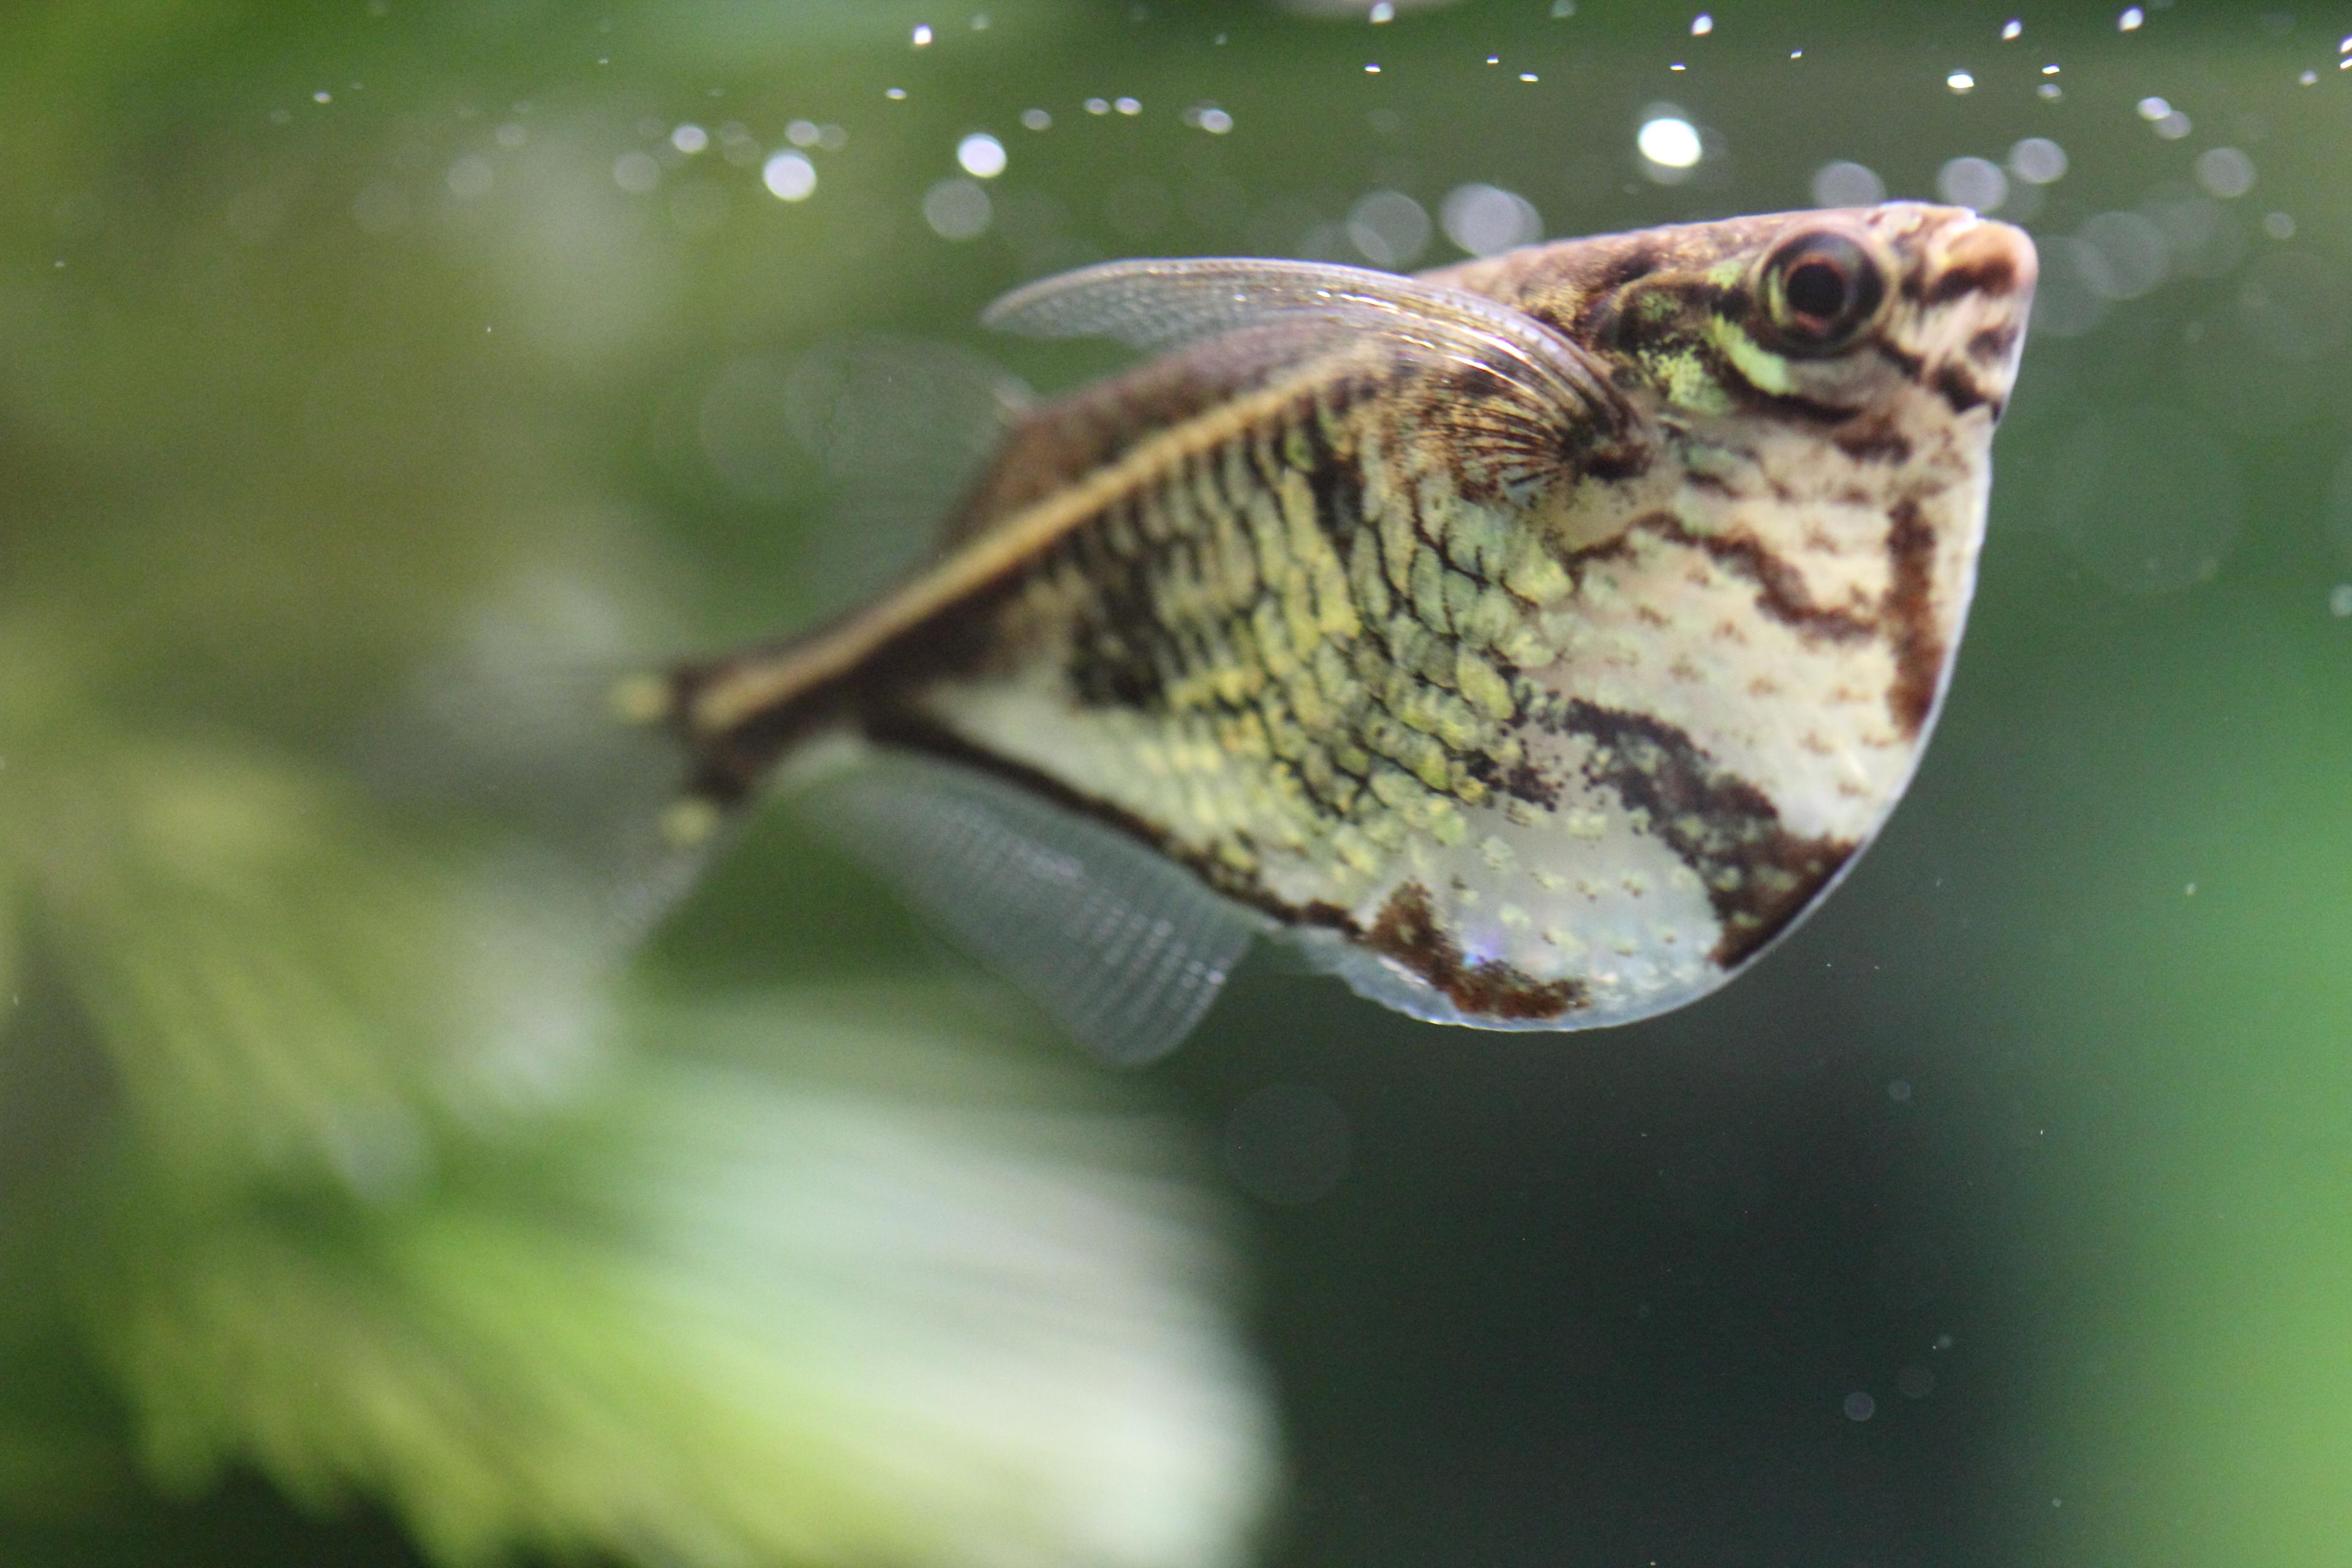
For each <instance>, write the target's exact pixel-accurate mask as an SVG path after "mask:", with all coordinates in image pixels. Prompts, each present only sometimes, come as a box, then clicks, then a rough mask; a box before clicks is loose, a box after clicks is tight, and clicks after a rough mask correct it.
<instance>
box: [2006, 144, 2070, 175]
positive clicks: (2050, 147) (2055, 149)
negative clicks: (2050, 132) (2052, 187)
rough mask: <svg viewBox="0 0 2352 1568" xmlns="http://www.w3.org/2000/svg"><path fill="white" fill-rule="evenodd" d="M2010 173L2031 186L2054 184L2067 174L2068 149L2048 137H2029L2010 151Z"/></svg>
mask: <svg viewBox="0 0 2352 1568" xmlns="http://www.w3.org/2000/svg"><path fill="white" fill-rule="evenodd" d="M2009 172H2010V173H2011V174H2015V175H2016V176H2017V177H2018V178H2019V179H2021V180H2023V181H2024V182H2025V183H2026V184H2029V185H2048V184H2055V183H2057V181H2059V180H2060V179H2062V178H2063V177H2064V175H2065V173H2066V149H2064V148H2063V147H2061V146H2060V145H2058V143H2057V142H2053V141H2052V140H2050V138H2049V137H2047V136H2028V137H2027V138H2026V139H2025V140H2024V141H2022V142H2019V143H2018V144H2017V145H2016V146H2014V147H2011V149H2010V150H2009Z"/></svg>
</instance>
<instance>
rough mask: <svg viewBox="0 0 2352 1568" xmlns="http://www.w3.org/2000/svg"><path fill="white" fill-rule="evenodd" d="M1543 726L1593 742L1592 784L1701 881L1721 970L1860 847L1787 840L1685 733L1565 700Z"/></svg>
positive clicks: (1743, 785) (1782, 923) (1771, 812)
mask: <svg viewBox="0 0 2352 1568" xmlns="http://www.w3.org/2000/svg"><path fill="white" fill-rule="evenodd" d="M1538 722H1539V723H1540V724H1541V725H1542V727H1543V728H1545V729H1547V730H1549V731H1551V732H1552V733H1554V734H1557V735H1563V736H1574V737H1578V738H1580V739H1583V740H1585V741H1588V742H1591V747H1592V750H1591V754H1590V755H1589V756H1588V757H1587V758H1586V759H1585V761H1584V763H1583V764H1582V771H1583V773H1584V777H1585V780H1586V782H1587V783H1589V784H1593V785H1596V786H1599V787H1602V788H1606V789H1608V790H1610V791H1611V792H1612V793H1613V794H1614V795H1616V796H1617V798H1618V799H1619V800H1620V801H1621V802H1622V803H1623V804H1624V805H1625V807H1626V809H1628V810H1629V811H1640V812H1643V813H1644V814H1646V815H1647V816H1648V818H1649V823H1650V831H1651V832H1653V833H1654V834H1656V835H1657V836H1658V837H1660V838H1661V839H1662V840H1664V843H1665V845H1666V847H1668V848H1670V849H1672V850H1673V851H1674V853H1675V857H1676V858H1679V859H1680V860H1681V861H1682V862H1683V864H1685V866H1688V867H1689V868H1691V870H1692V871H1693V872H1694V873H1696V875H1697V877H1698V879H1699V880H1700V882H1701V883H1702V884H1704V885H1705V887H1706V896H1707V902H1708V903H1709V904H1710V905H1712V906H1713V908H1714V910H1715V914H1716V919H1717V921H1718V922H1719V923H1720V924H1721V926H1722V928H1723V935H1722V938H1721V939H1720V940H1719V941H1718V942H1717V943H1716V947H1715V951H1714V952H1711V953H1710V954H1708V956H1709V957H1710V958H1711V959H1712V960H1713V961H1714V962H1715V963H1716V964H1717V966H1719V967H1721V968H1724V969H1730V968H1733V967H1735V966H1737V965H1738V964H1739V963H1741V962H1743V961H1744V960H1746V959H1748V958H1749V957H1751V956H1752V955H1753V954H1754V953H1755V952H1756V951H1757V950H1758V949H1759V948H1760V947H1762V946H1763V945H1764V944H1765V943H1766V942H1769V941H1771V940H1772V938H1773V937H1774V936H1776V935H1778V934H1779V933H1780V931H1781V930H1782V929H1783V928H1785V927H1786V926H1787V925H1788V924H1789V922H1790V921H1792V920H1794V919H1795V918H1796V917H1797V916H1798V915H1799V914H1800V913H1801V912H1802V911H1803V910H1804V909H1805V906H1806V905H1808V904H1810V903H1811V902H1812V900H1813V899H1814V898H1815V896H1816V895H1818V894H1819V893H1820V892H1821V890H1822V889H1823V888H1824V887H1826V886H1827V885H1828V884H1829V881H1830V879H1832V877H1834V876H1836V875H1837V872H1838V869H1839V868H1840V867H1842V866H1843V865H1844V864H1845V863H1846V861H1847V860H1848V859H1849V858H1852V856H1853V852H1854V850H1855V849H1856V848H1858V847H1859V846H1858V845H1856V844H1854V843H1852V842H1850V841H1848V840H1845V839H1838V838H1807V837H1801V836H1800V835H1797V834H1793V833H1790V831H1789V830H1788V829H1787V828H1786V827H1785V826H1782V825H1781V822H1780V808H1779V807H1777V806H1775V805H1773V804H1772V802H1771V800H1770V799H1769V797H1768V796H1767V795H1765V794H1764V792H1763V791H1761V790H1759V789H1758V788H1757V787H1756V786H1755V785H1754V784H1749V783H1748V781H1747V780H1746V779H1743V778H1741V777H1740V776H1739V775H1738V774H1737V773H1732V772H1730V771H1729V770H1728V769H1726V768H1721V767H1718V766H1717V764H1716V763H1715V760H1714V759H1713V758H1712V757H1710V756H1708V755H1707V753H1706V752H1705V751H1704V750H1702V749H1701V748H1700V747H1699V746H1698V745H1697V744H1696V742H1693V741H1692V740H1691V738H1690V736H1689V734H1688V733H1687V732H1685V731H1683V730H1681V729H1678V728H1676V727H1675V726H1674V725H1672V724H1668V723H1665V722H1664V721H1660V720H1657V719H1654V718H1652V717H1650V716H1649V715H1647V714H1643V713H1628V712H1624V711H1622V710H1618V709H1614V708H1603V707H1601V705H1600V704H1599V703H1596V702H1588V701H1585V700H1582V699H1580V698H1564V699H1561V700H1558V701H1557V702H1554V703H1552V704H1549V705H1548V706H1547V707H1546V708H1545V710H1543V711H1542V712H1541V714H1540V715H1539V716H1538Z"/></svg>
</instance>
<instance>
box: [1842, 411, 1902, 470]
mask: <svg viewBox="0 0 2352 1568" xmlns="http://www.w3.org/2000/svg"><path fill="white" fill-rule="evenodd" d="M1830 439H1831V441H1832V442H1833V443H1835V444H1836V447H1837V449H1838V450H1839V451H1841V452H1843V453H1844V454H1845V455H1846V456H1847V457H1849V458H1853V460H1854V461H1855V462H1857V463H1907V462H1909V461H1910V460H1911V441H1910V438H1909V437H1906V436H1905V435H1904V434H1903V432H1902V431H1900V430H1898V429H1896V428H1895V422H1894V421H1893V420H1891V419H1888V418H1885V416H1880V417H1878V418H1875V419H1860V420H1856V421H1855V422H1854V424H1853V426H1852V427H1851V428H1848V429H1844V430H1841V431H1839V432H1838V433H1837V434H1836V435H1834V436H1832V437H1830Z"/></svg>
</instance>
